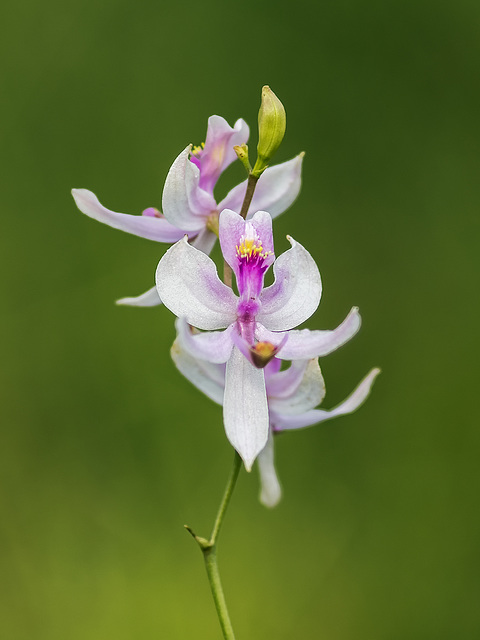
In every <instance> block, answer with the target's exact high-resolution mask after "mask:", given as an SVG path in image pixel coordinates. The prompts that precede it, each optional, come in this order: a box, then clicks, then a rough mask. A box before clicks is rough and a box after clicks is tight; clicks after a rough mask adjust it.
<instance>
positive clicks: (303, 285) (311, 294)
mask: <svg viewBox="0 0 480 640" xmlns="http://www.w3.org/2000/svg"><path fill="white" fill-rule="evenodd" d="M287 238H288V240H289V242H290V243H291V245H292V248H291V249H289V250H288V251H285V253H282V254H281V255H280V256H279V257H278V258H277V260H276V261H275V263H274V265H273V272H274V274H275V282H274V283H273V284H272V285H271V286H270V287H267V288H266V289H264V290H263V291H262V294H261V296H260V299H261V302H262V308H261V309H260V312H259V313H258V315H257V319H258V321H259V322H261V323H262V324H263V325H265V327H266V328H267V329H270V330H271V331H286V330H288V329H292V328H293V327H296V326H298V325H299V324H301V323H302V322H304V321H305V320H307V319H308V318H309V317H310V316H311V315H312V314H313V313H314V312H315V310H316V308H317V307H318V305H319V302H320V298H321V295H322V281H321V278H320V272H319V271H318V267H317V265H316V264H315V260H314V259H313V258H312V256H311V255H310V253H309V252H308V251H307V250H306V249H305V248H304V247H302V245H301V244H299V243H298V242H295V240H294V239H293V238H290V236H287Z"/></svg>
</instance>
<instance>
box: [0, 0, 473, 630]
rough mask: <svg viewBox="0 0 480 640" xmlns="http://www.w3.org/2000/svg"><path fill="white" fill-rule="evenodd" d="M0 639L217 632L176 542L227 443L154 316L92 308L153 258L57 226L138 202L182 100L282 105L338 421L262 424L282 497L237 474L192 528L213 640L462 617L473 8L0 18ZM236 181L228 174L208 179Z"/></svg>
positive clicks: (459, 0) (85, 225)
mask: <svg viewBox="0 0 480 640" xmlns="http://www.w3.org/2000/svg"><path fill="white" fill-rule="evenodd" d="M0 11H1V16H0V24H1V25H2V26H1V30H2V37H1V38H0V51H1V77H2V96H1V98H0V100H1V106H0V123H1V124H0V149H1V151H0V156H1V163H2V166H1V168H0V171H1V189H0V203H1V215H2V229H1V233H0V260H1V261H2V265H3V266H2V270H1V272H2V277H1V278H0V287H1V294H0V299H1V317H0V332H1V345H2V346H1V354H2V355H1V366H0V399H1V435H0V479H1V484H0V493H1V503H0V637H1V638H5V640H24V639H25V640H26V639H28V640H86V639H88V640H105V639H109V638H115V639H116V640H132V639H133V638H135V639H138V638H141V639H142V640H149V639H152V640H153V639H158V638H165V639H167V640H170V639H171V640H176V639H183V638H198V639H208V640H210V639H214V638H218V639H219V638H220V637H221V634H220V630H219V627H218V622H217V619H216V616H215V611H214V608H213V604H212V602H211V596H210V593H209V590H208V584H207V581H206V577H205V575H204V568H203V563H202V558H201V554H200V553H199V551H198V549H197V548H196V545H195V543H194V542H193V541H192V540H191V539H190V538H189V536H188V535H187V534H186V533H185V532H184V531H183V529H182V526H183V524H184V523H188V524H190V525H191V526H192V527H193V528H194V529H195V530H197V531H198V532H199V533H201V534H205V535H206V534H207V533H208V531H209V530H210V527H211V524H212V521H213V517H214V513H215V511H216V507H217V504H218V502H219V499H220V496H221V493H222V491H223V486H224V483H225V480H226V477H227V475H228V472H229V469H230V464H231V457H232V452H231V449H230V447H229V445H228V443H227V441H226V438H225V436H224V433H223V428H222V424H221V413H220V409H219V408H217V407H216V406H215V405H213V404H212V403H211V402H210V401H209V400H207V399H206V398H204V397H202V396H201V395H200V393H198V392H197V391H196V390H194V389H193V388H190V387H189V385H188V383H187V382H186V381H184V380H183V379H182V378H181V376H180V375H179V374H178V373H177V371H176V370H175V368H174V366H173V364H172V363H171V361H170V359H169V353H168V352H169V347H170V344H171V342H172V340H173V337H174V329H173V317H172V315H171V314H170V313H169V312H168V311H167V310H166V309H147V310H136V309H127V308H119V307H116V306H115V305H114V304H113V302H114V300H115V299H116V298H119V297H122V296H124V295H135V294H138V293H140V292H142V291H143V290H145V289H146V288H148V287H149V286H150V285H151V284H152V283H153V273H154V269H155V266H156V264H157V262H158V260H159V258H160V257H161V255H162V254H163V252H164V251H165V246H163V245H159V244H156V243H154V242H149V241H147V240H142V239H139V238H135V237H133V236H129V235H127V234H124V233H121V232H119V231H115V230H112V229H110V228H108V227H106V226H103V225H100V224H99V223H96V222H94V221H92V220H90V219H88V218H87V217H85V216H84V215H83V214H81V213H80V212H79V211H78V210H77V209H76V208H75V206H74V202H73V199H72V198H71V195H70V189H71V188H72V187H85V188H89V189H91V190H93V191H94V192H96V193H97V195H98V196H99V197H100V199H101V200H102V202H104V203H105V204H106V205H107V206H108V207H110V208H112V209H114V210H117V211H124V212H131V213H137V212H138V213H139V212H140V211H141V210H142V209H144V208H145V207H147V206H160V204H161V193H162V186H163V181H164V179H165V176H166V173H167V171H168V169H169V167H170V165H171V163H172V161H173V160H174V158H175V157H176V155H177V154H178V153H179V152H180V151H181V150H182V149H183V148H184V147H185V146H186V144H188V143H189V142H193V143H199V142H201V141H202V140H203V139H204V136H205V128H206V121H207V118H208V116H209V115H210V114H212V113H217V114H220V115H223V116H224V117H225V118H227V119H228V121H229V122H230V123H233V122H234V121H235V120H236V119H237V118H238V117H244V118H245V119H246V120H247V121H248V122H249V123H250V125H251V128H252V142H253V146H255V144H256V116H257V110H258V106H259V102H260V89H261V86H262V85H263V84H270V85H271V87H272V88H273V89H274V91H275V92H276V93H277V94H278V95H279V96H280V97H281V99H282V100H283V102H284V104H285V106H286V109H287V116H288V125H287V135H286V138H285V141H284V144H283V146H282V148H281V150H280V151H279V153H278V157H277V160H278V161H283V160H286V159H289V158H290V157H292V156H294V155H296V154H297V153H299V152H300V151H302V150H304V151H306V158H305V164H304V185H303V190H302V193H301V196H300V197H299V199H298V200H297V202H296V203H295V205H294V206H293V207H292V208H291V210H290V211H289V212H288V213H286V214H285V215H284V216H283V217H282V218H280V219H278V222H277V224H276V246H277V252H280V251H283V250H285V249H286V248H287V242H286V240H285V234H286V233H291V234H292V235H294V237H295V238H296V239H298V240H299V241H300V242H302V243H303V244H305V245H306V246H307V247H308V249H309V250H310V251H311V253H312V254H313V256H314V257H315V259H316V260H317V262H318V264H319V267H320V270H321V273H322V276H323V281H324V296H323V300H322V303H321V306H320V308H319V310H318V312H317V314H316V315H315V316H314V317H313V318H312V319H311V320H310V321H309V322H308V324H307V326H308V327H310V328H331V327H334V326H336V325H337V324H338V323H339V321H340V320H341V319H343V317H344V316H345V314H346V312H347V311H348V309H349V308H350V307H351V306H352V305H353V304H357V305H359V306H360V309H361V312H362V315H363V319H364V324H363V328H362V331H361V332H360V334H359V335H358V336H357V337H356V338H355V339H354V340H353V341H352V342H351V343H350V344H348V345H347V346H345V347H344V348H342V349H341V350H340V351H338V352H337V353H335V354H332V355H331V356H329V357H327V358H325V359H323V362H322V368H323V371H324V374H325V377H326V382H327V389H328V393H327V399H326V401H325V406H326V407H332V406H334V405H335V404H336V403H337V402H339V401H340V400H342V399H343V398H344V397H345V396H346V395H347V394H348V393H349V392H350V391H351V389H352V388H353V387H354V386H355V385H356V384H357V382H358V381H359V380H360V379H361V377H363V375H364V374H366V373H367V371H368V370H369V369H370V368H371V367H372V366H376V365H379V366H381V367H382V370H383V373H382V375H381V376H380V378H379V379H378V380H377V383H376V385H375V388H374V392H373V394H372V396H371V397H370V399H369V400H368V402H367V403H366V404H365V406H364V407H362V409H361V410H359V411H358V413H356V414H355V415H353V416H349V417H345V418H341V419H338V420H336V421H335V422H331V423H327V424H325V425H324V426H319V427H317V428H312V429H308V430H304V431H302V432H298V433H291V434H287V435H285V436H284V437H282V438H280V439H279V440H278V442H277V468H278V472H279V474H280V477H281V480H282V483H283V486H284V499H283V501H282V503H281V505H280V506H279V507H278V508H276V509H275V510H273V511H268V510H266V509H264V508H263V507H261V506H260V505H259V503H258V501H257V493H258V478H257V474H256V470H254V471H253V472H252V473H251V474H250V475H247V474H246V473H243V474H242V476H241V478H240V481H239V486H238V489H237V492H236V494H235V496H234V500H233V503H232V506H231V510H230V511H229V513H228V517H227V520H226V523H225V527H224V530H223V533H222V539H221V543H220V544H221V546H220V561H221V570H222V574H223V579H224V586H225V590H226V594H227V599H228V602H229V606H230V610H231V615H232V619H233V622H234V626H235V628H236V632H237V635H238V638H239V640H241V639H246V638H248V639H251V640H256V639H264V638H275V639H276V640H287V639H288V640H291V639H292V638H295V639H296V638H325V639H327V638H328V639H329V640H353V639H355V640H367V639H368V640H383V639H385V638H389V639H390V640H396V639H398V640H404V639H405V638H409V640H416V639H418V640H429V639H432V640H443V639H445V640H450V639H451V638H462V639H463V638H465V639H471V638H474V637H477V636H478V635H479V634H480V609H479V607H478V598H479V596H480V589H479V582H478V566H479V565H478V562H479V560H480V559H479V554H478V543H479V535H480V523H479V517H478V495H479V474H478V456H479V452H480V446H479V445H480V442H479V440H480V438H479V420H478V401H477V394H478V381H479V377H478V370H477V363H478V347H479V340H478V322H479V320H478V318H479V311H480V309H479V306H480V305H479V294H478V289H479V284H478V282H479V280H478V279H479V275H480V268H479V266H480V265H479V259H478V258H479V257H478V254H479V237H480V235H479V231H480V228H479V227H480V225H479V205H480V185H479V169H480V160H479V152H480V148H479V134H480V118H479V115H480V89H479V68H480V67H479V65H480V37H479V36H480V5H479V4H478V2H474V1H473V0H456V1H455V2H438V1H433V0H432V1H429V0H417V1H415V2H410V1H408V0H390V1H388V2H366V1H362V0H336V1H335V2H323V3H314V2H310V1H308V0H297V1H296V2H289V1H287V0H276V2H271V1H268V0H267V2H254V1H252V0H245V1H244V2H243V3H227V2H220V1H219V0H204V1H203V2H192V1H191V0H185V1H184V2H179V3H175V4H173V3H166V2H158V1H157V2H153V1H148V0H138V1H137V2H133V1H132V0H128V1H126V0H124V1H120V0H100V1H99V2H92V1H90V0H78V1H77V2H75V3H65V2H60V1H58V0H57V1H50V2H47V3H46V4H45V3H37V2H32V1H29V0H25V1H21V2H18V3H16V4H15V5H13V4H12V3H8V4H7V3H5V4H4V5H3V8H2V9H1V10H0ZM242 178H243V174H242V169H241V167H240V166H232V167H231V169H230V170H229V172H228V173H227V174H226V175H225V176H224V178H222V181H221V182H220V184H219V186H218V194H219V195H221V194H222V193H224V192H226V190H227V189H228V188H229V187H230V186H232V185H233V184H235V183H236V182H237V181H238V180H240V179H242Z"/></svg>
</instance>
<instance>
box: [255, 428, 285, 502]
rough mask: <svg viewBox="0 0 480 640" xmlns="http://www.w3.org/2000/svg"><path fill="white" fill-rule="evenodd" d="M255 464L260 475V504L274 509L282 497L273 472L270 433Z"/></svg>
mask: <svg viewBox="0 0 480 640" xmlns="http://www.w3.org/2000/svg"><path fill="white" fill-rule="evenodd" d="M257 462H258V471H259V473H260V502H261V503H262V504H263V505H264V506H265V507H269V508H272V507H275V506H276V505H277V504H278V503H279V502H280V498H281V497H282V488H281V486H280V483H279V481H278V478H277V472H276V471H275V463H274V447H273V434H272V433H270V434H269V436H268V440H267V444H266V445H265V448H264V449H262V451H260V453H259V454H258V458H257Z"/></svg>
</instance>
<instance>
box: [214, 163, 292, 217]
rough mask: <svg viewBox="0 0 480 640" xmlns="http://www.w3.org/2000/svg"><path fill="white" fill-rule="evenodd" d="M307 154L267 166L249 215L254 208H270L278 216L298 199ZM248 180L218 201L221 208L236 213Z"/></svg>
mask: <svg viewBox="0 0 480 640" xmlns="http://www.w3.org/2000/svg"><path fill="white" fill-rule="evenodd" d="M303 157H304V154H303V153H300V154H299V155H298V156H296V157H295V158H292V159H291V160H288V161H287V162H282V163H281V164H277V165H275V166H273V167H269V168H268V169H266V170H265V171H264V172H263V173H262V175H261V176H260V179H259V181H258V182H257V186H256V189H255V193H254V195H253V199H252V202H251V204H250V207H249V208H248V215H247V219H248V218H250V217H251V215H252V214H253V213H254V212H255V211H268V213H269V214H270V215H271V216H272V218H276V217H277V216H279V215H280V214H281V213H283V212H284V211H286V210H287V209H288V208H289V207H290V206H291V205H292V204H293V203H294V202H295V200H296V199H297V196H298V194H299V193H300V187H301V184H302V179H301V171H302V161H303ZM246 190H247V180H245V181H244V182H241V183H240V184H238V185H237V186H236V187H234V188H233V189H232V190H231V191H230V192H229V193H228V194H227V195H226V197H225V198H224V199H223V200H222V201H221V202H220V204H219V205H218V209H219V211H222V209H233V211H236V212H237V213H239V212H240V209H241V207H242V204H243V199H244V197H245V192H246Z"/></svg>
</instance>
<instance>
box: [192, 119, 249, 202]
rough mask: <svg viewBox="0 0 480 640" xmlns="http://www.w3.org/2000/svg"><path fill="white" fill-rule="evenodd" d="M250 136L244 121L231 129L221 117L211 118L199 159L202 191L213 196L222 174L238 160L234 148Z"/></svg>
mask: <svg viewBox="0 0 480 640" xmlns="http://www.w3.org/2000/svg"><path fill="white" fill-rule="evenodd" d="M248 136H249V128H248V125H247V123H246V122H245V121H244V120H242V119H240V120H237V121H236V123H235V125H234V127H231V126H230V125H229V124H228V122H227V121H226V120H225V119H224V118H222V117H221V116H210V118H209V119H208V127H207V136H206V139H205V147H204V148H203V150H202V152H201V155H200V157H199V164H200V187H201V188H202V189H204V190H205V191H207V192H209V193H212V194H213V189H214V187H215V184H216V183H217V180H218V178H219V177H220V174H221V173H222V172H223V171H225V169H226V168H227V167H228V166H229V165H230V164H231V163H232V162H233V161H234V160H236V159H237V155H236V153H235V151H234V150H233V147H234V146H235V145H238V144H243V143H245V142H247V140H248Z"/></svg>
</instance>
